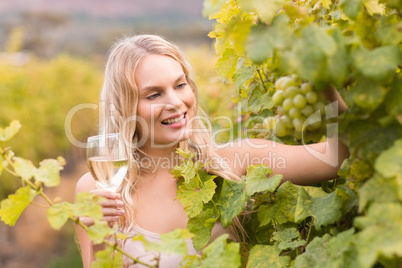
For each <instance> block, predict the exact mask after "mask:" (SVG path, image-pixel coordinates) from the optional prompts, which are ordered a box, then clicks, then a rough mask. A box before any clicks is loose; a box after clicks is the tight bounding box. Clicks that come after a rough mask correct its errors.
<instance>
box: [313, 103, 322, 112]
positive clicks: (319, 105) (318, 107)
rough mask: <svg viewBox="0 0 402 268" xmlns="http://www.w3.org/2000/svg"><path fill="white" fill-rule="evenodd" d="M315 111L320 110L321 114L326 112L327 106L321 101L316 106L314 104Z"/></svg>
mask: <svg viewBox="0 0 402 268" xmlns="http://www.w3.org/2000/svg"><path fill="white" fill-rule="evenodd" d="M314 110H315V111H318V110H320V111H321V113H324V112H325V104H324V103H323V102H321V101H319V102H317V103H316V104H314Z"/></svg>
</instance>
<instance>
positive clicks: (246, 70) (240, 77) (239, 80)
mask: <svg viewBox="0 0 402 268" xmlns="http://www.w3.org/2000/svg"><path fill="white" fill-rule="evenodd" d="M253 75H254V68H252V67H251V66H248V65H243V66H242V67H241V68H239V69H238V70H237V71H236V73H235V74H234V75H233V81H234V88H235V90H236V92H237V93H239V92H240V89H241V87H242V86H243V84H244V83H246V82H247V81H248V80H250V79H251V78H252V77H253Z"/></svg>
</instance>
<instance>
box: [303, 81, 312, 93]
mask: <svg viewBox="0 0 402 268" xmlns="http://www.w3.org/2000/svg"><path fill="white" fill-rule="evenodd" d="M300 90H301V92H302V93H303V94H306V93H307V92H310V91H312V90H313V86H312V85H311V84H310V83H303V84H302V85H301V86H300Z"/></svg>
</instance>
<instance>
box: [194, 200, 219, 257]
mask: <svg viewBox="0 0 402 268" xmlns="http://www.w3.org/2000/svg"><path fill="white" fill-rule="evenodd" d="M218 218H219V212H218V211H217V210H216V209H215V207H214V205H213V203H212V202H209V203H208V204H205V205H204V208H203V210H202V211H201V213H200V214H198V215H197V216H195V217H193V218H190V219H189V220H188V222H187V227H186V228H187V229H188V230H189V231H190V232H191V233H192V234H194V237H193V244H194V247H195V249H196V250H201V249H202V248H203V247H205V246H206V245H207V244H208V242H209V241H210V237H211V231H212V228H213V227H214V225H215V222H216V221H217V220H218Z"/></svg>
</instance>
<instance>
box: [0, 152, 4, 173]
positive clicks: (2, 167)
mask: <svg viewBox="0 0 402 268" xmlns="http://www.w3.org/2000/svg"><path fill="white" fill-rule="evenodd" d="M3 162H4V158H3V156H1V155H0V175H1V173H2V172H3V169H4V164H3Z"/></svg>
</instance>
